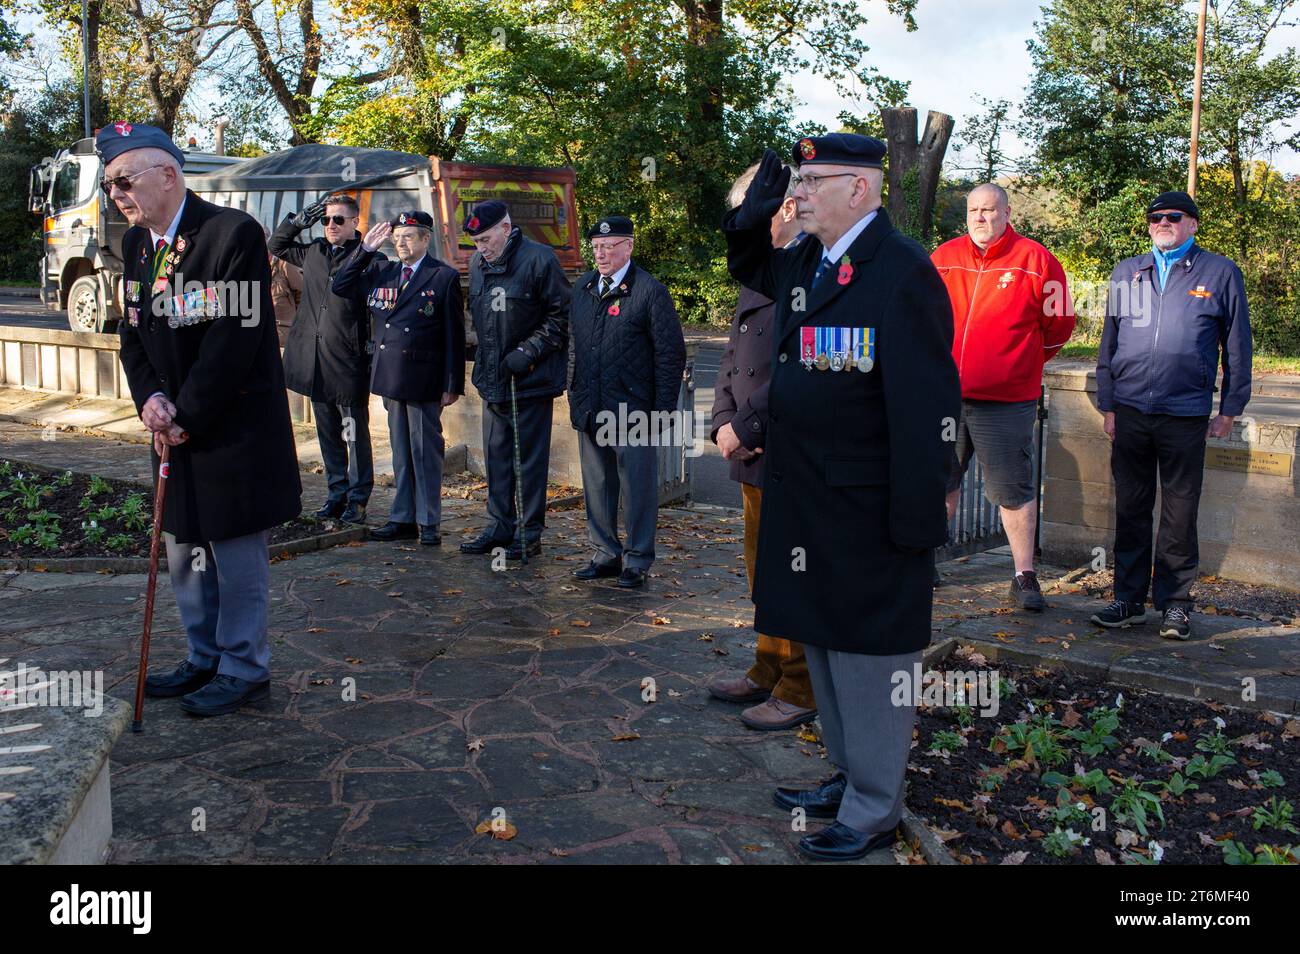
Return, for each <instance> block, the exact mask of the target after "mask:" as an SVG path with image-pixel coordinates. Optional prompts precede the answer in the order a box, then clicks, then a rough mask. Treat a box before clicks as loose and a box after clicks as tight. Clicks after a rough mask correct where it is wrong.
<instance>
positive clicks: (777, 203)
mask: <svg viewBox="0 0 1300 954" xmlns="http://www.w3.org/2000/svg"><path fill="white" fill-rule="evenodd" d="M789 184H790V170H789V169H787V168H786V167H785V166H783V165H781V157H780V156H778V155H777V154H776V153H775V152H773V151H772V150H771V149H768V150H766V151H765V152H764V153H763V159H762V161H761V162H760V163H759V164H758V172H756V173H755V174H754V179H753V181H751V182H750V183H749V188H748V189H746V190H745V200H744V201H743V202H741V203H740V209H739V210H738V211H737V212H736V218H735V224H736V228H738V229H756V228H759V227H762V228H767V227H768V224H769V223H770V222H771V221H772V216H774V215H776V210H777V209H779V208H781V203H782V202H784V201H785V190H786V187H787V186H788V185H789Z"/></svg>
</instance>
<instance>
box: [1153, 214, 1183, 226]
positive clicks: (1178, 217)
mask: <svg viewBox="0 0 1300 954" xmlns="http://www.w3.org/2000/svg"><path fill="white" fill-rule="evenodd" d="M1185 214H1186V213H1183V212H1151V213H1149V214H1148V215H1147V221H1148V222H1150V223H1151V224H1152V225H1158V224H1160V223H1161V222H1163V221H1164V220H1165V219H1168V220H1169V221H1170V222H1181V221H1182V220H1183V216H1184V215H1185Z"/></svg>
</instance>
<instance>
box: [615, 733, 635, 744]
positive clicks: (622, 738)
mask: <svg viewBox="0 0 1300 954" xmlns="http://www.w3.org/2000/svg"><path fill="white" fill-rule="evenodd" d="M639 738H641V733H640V732H624V733H622V734H621V735H616V736H614V737H613V738H612V739H610V741H611V742H635V741H636V740H637V739H639Z"/></svg>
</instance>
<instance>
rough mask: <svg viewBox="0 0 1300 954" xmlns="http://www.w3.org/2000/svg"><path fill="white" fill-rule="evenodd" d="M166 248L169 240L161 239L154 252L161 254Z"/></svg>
mask: <svg viewBox="0 0 1300 954" xmlns="http://www.w3.org/2000/svg"><path fill="white" fill-rule="evenodd" d="M166 247H167V240H166V239H165V238H160V239H159V240H158V244H157V245H155V246H154V251H155V252H161V251H162V250H163V249H165V248H166Z"/></svg>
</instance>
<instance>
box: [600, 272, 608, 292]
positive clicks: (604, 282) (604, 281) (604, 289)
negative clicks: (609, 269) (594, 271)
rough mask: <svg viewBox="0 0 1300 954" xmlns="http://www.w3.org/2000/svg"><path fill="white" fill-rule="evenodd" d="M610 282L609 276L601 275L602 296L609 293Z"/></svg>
mask: <svg viewBox="0 0 1300 954" xmlns="http://www.w3.org/2000/svg"><path fill="white" fill-rule="evenodd" d="M609 284H610V282H609V276H608V275H601V276H600V297H601V298H604V297H605V296H606V295H608V294H609Z"/></svg>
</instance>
